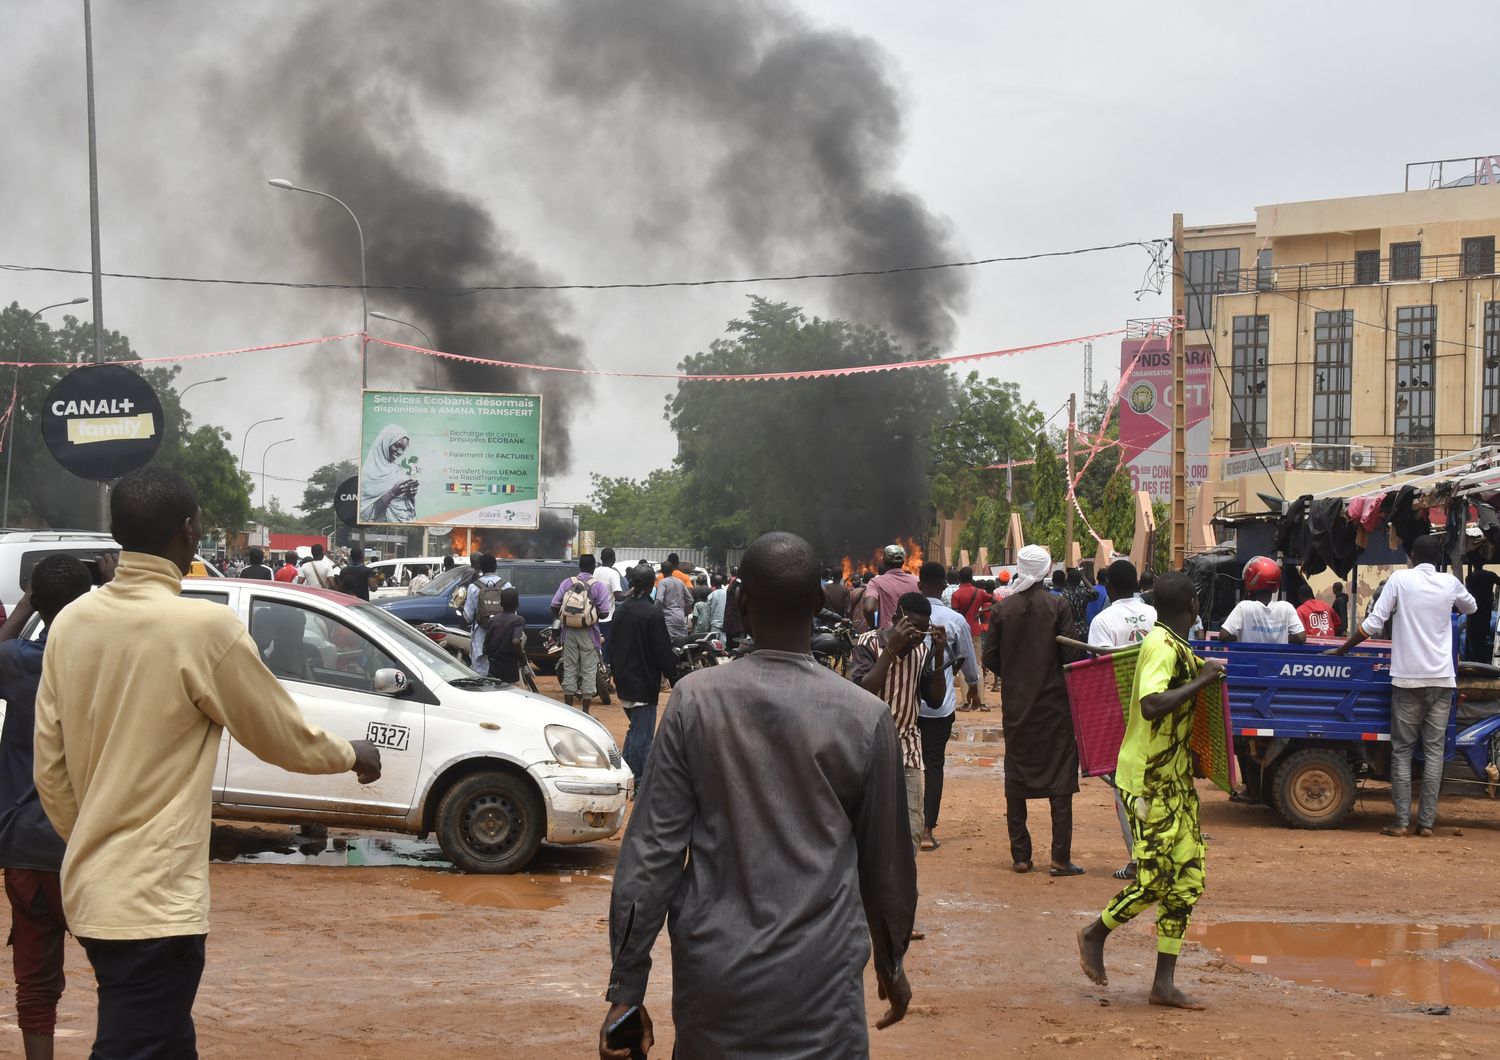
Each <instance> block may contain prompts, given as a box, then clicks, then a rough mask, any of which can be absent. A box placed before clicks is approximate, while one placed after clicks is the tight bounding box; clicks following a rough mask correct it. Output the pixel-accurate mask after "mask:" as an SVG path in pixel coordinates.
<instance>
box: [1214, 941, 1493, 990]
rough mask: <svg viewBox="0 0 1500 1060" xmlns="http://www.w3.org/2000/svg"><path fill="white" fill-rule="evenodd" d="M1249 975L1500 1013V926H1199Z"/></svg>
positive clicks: (1223, 952)
mask: <svg viewBox="0 0 1500 1060" xmlns="http://www.w3.org/2000/svg"><path fill="white" fill-rule="evenodd" d="M1188 937H1189V938H1191V939H1192V940H1193V941H1195V942H1199V943H1201V944H1203V945H1204V946H1208V947H1210V948H1211V949H1214V950H1217V951H1218V952H1219V953H1220V954H1221V955H1222V956H1223V957H1224V958H1225V959H1226V960H1229V961H1232V962H1234V963H1235V964H1237V965H1240V966H1241V967H1243V968H1247V969H1249V970H1251V971H1256V972H1263V973H1265V974H1267V975H1274V976H1275V977H1277V978H1278V979H1287V980H1290V981H1291V982H1294V983H1299V984H1301V985H1303V986H1321V987H1326V988H1328V989H1330V990H1339V991H1342V992H1344V993H1350V994H1365V995H1379V996H1382V997H1393V998H1399V999H1401V1000H1403V1001H1408V1002H1411V1003H1412V1004H1414V1005H1462V1006H1466V1007H1469V1008H1500V924H1331V923H1288V924H1278V923H1254V922H1230V923H1223V924H1194V925H1193V926H1192V927H1191V928H1190V929H1189V936H1188Z"/></svg>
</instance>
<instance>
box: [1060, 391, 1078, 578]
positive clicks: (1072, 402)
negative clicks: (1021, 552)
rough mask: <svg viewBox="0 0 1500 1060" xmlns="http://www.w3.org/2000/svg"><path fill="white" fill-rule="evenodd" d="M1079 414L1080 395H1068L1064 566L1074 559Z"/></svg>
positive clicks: (1065, 456)
mask: <svg viewBox="0 0 1500 1060" xmlns="http://www.w3.org/2000/svg"><path fill="white" fill-rule="evenodd" d="M1077 416H1078V395H1077V394H1069V395H1068V437H1067V440H1066V442H1065V443H1064V445H1063V456H1064V459H1065V461H1066V463H1067V474H1068V482H1067V491H1066V493H1065V499H1066V501H1067V508H1068V511H1067V518H1068V532H1067V537H1066V538H1065V539H1064V540H1063V555H1062V563H1063V566H1064V567H1068V566H1071V565H1072V564H1071V560H1072V559H1073V424H1074V422H1075V420H1076V418H1077Z"/></svg>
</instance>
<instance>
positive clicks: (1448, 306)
mask: <svg viewBox="0 0 1500 1060" xmlns="http://www.w3.org/2000/svg"><path fill="white" fill-rule="evenodd" d="M1469 163H1472V165H1471V166H1470V167H1469V168H1468V169H1467V170H1465V165H1466V164H1469ZM1447 166H1448V169H1447V170H1446V175H1448V176H1452V174H1453V172H1454V166H1453V163H1447ZM1457 169H1458V171H1459V172H1460V173H1464V172H1467V173H1468V174H1469V175H1468V178H1467V179H1465V178H1464V177H1462V176H1460V177H1459V178H1457V179H1456V180H1449V181H1447V182H1446V183H1447V185H1448V186H1438V187H1430V188H1429V187H1422V188H1420V189H1417V190H1407V191H1402V192H1396V193H1393V194H1388V195H1368V196H1361V197H1358V198H1348V199H1326V200H1321V201H1317V202H1294V203H1281V204H1278V205H1274V206H1261V207H1257V208H1256V211H1255V220H1254V221H1253V222H1249V221H1247V222H1243V223H1236V224H1220V225H1205V226H1202V227H1189V228H1187V229H1186V230H1185V233H1184V236H1185V238H1184V250H1185V259H1184V265H1185V268H1184V271H1185V273H1186V284H1187V288H1186V289H1187V320H1186V325H1187V327H1186V332H1185V336H1184V338H1185V345H1186V347H1187V348H1188V349H1190V350H1191V349H1193V348H1195V347H1196V348H1207V349H1211V351H1212V354H1213V358H1214V361H1215V363H1216V365H1217V367H1216V368H1215V370H1214V373H1213V378H1212V386H1213V396H1212V408H1213V431H1212V439H1213V441H1212V445H1211V452H1210V454H1209V465H1210V466H1209V475H1210V478H1211V479H1212V480H1214V483H1215V485H1214V486H1213V487H1212V491H1211V492H1212V494H1213V495H1214V497H1215V498H1216V506H1222V505H1224V504H1226V503H1230V504H1234V503H1235V501H1236V500H1238V502H1239V503H1238V504H1236V505H1235V506H1236V507H1240V508H1241V509H1242V510H1244V509H1249V510H1255V509H1259V508H1260V507H1262V505H1261V504H1260V503H1259V502H1258V501H1255V500H1254V494H1255V492H1256V491H1267V492H1269V491H1270V486H1269V483H1268V482H1267V481H1266V477H1265V469H1264V468H1262V466H1261V465H1262V463H1263V462H1264V463H1265V464H1266V465H1267V466H1269V467H1270V469H1271V471H1272V472H1273V474H1274V475H1280V476H1282V487H1281V488H1282V489H1283V490H1284V491H1285V492H1287V493H1288V495H1291V496H1295V495H1296V493H1300V492H1317V491H1319V490H1321V489H1333V488H1336V487H1337V486H1338V485H1340V484H1341V483H1343V482H1348V481H1353V480H1358V479H1363V478H1367V477H1369V476H1371V475H1375V474H1388V473H1390V472H1392V471H1394V470H1397V469H1401V468H1405V467H1410V466H1413V465H1419V464H1425V463H1427V462H1429V461H1432V460H1435V459H1440V458H1442V457H1444V456H1445V455H1451V454H1454V453H1459V452H1464V451H1467V450H1471V449H1474V448H1475V447H1476V446H1478V445H1481V444H1487V443H1490V442H1500V276H1497V274H1496V265H1497V262H1496V255H1495V241H1496V236H1497V235H1500V184H1497V183H1495V182H1494V181H1495V178H1497V177H1500V158H1496V159H1490V158H1483V159H1472V160H1464V163H1461V164H1460V165H1459V166H1458V167H1457ZM1408 173H1409V174H1410V169H1409V170H1408ZM1438 179H1439V181H1441V177H1439V178H1438ZM1455 185H1456V186H1455ZM1247 450H1259V451H1260V454H1259V456H1257V455H1255V454H1254V453H1251V454H1249V455H1248V456H1246V455H1241V456H1239V457H1236V456H1235V455H1234V454H1245V452H1246V451H1247ZM1189 459H1190V460H1191V459H1194V455H1193V454H1190V455H1189ZM1288 479H1290V481H1288ZM1257 480H1258V484H1257ZM1294 491H1295V492H1294ZM1198 518H1199V517H1196V516H1195V521H1197V519H1198Z"/></svg>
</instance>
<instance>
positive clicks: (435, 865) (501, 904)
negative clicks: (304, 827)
mask: <svg viewBox="0 0 1500 1060" xmlns="http://www.w3.org/2000/svg"><path fill="white" fill-rule="evenodd" d="M209 849H210V852H211V856H212V857H213V859H214V860H215V861H227V862H233V863H239V864H252V865H253V864H266V865H316V866H322V867H324V868H345V867H348V868H392V867H406V868H419V869H424V870H428V871H424V872H420V873H417V874H415V875H412V876H403V877H402V878H401V882H402V883H403V884H405V885H406V886H408V887H412V888H414V889H417V890H422V891H430V892H432V893H433V894H436V895H438V896H440V897H442V898H445V899H447V900H448V901H450V902H455V903H457V904H459V905H474V906H484V907H487V908H491V909H528V910H542V909H555V908H556V907H557V906H559V905H561V904H562V903H563V902H564V901H565V900H566V899H567V898H568V896H569V895H571V894H575V893H578V892H580V891H582V890H584V889H595V888H603V887H608V886H609V884H610V877H608V876H605V875H591V874H589V873H588V872H584V871H576V872H575V871H561V872H543V873H533V874H517V875H513V876H489V875H478V874H465V873H460V872H456V871H454V870H453V867H452V866H451V865H450V864H449V863H448V862H447V861H446V860H444V858H443V851H442V849H441V848H440V847H439V846H438V845H437V843H435V842H432V841H431V840H428V841H420V840H417V839H413V838H410V837H404V836H365V835H339V834H335V835H320V834H318V833H316V832H315V833H313V834H310V835H304V834H301V833H299V832H298V831H295V830H292V831H287V830H284V829H283V830H278V829H266V828H226V827H220V826H215V828H214V830H213V837H212V839H211V840H210V844H209ZM444 915H445V914H442V913H398V914H393V915H392V916H390V917H387V919H389V920H440V919H442V918H443V916H444Z"/></svg>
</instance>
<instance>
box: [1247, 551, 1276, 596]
mask: <svg viewBox="0 0 1500 1060" xmlns="http://www.w3.org/2000/svg"><path fill="white" fill-rule="evenodd" d="M1243 578H1244V582H1245V592H1247V593H1258V592H1261V591H1267V592H1273V593H1274V592H1275V591H1276V590H1277V589H1280V588H1281V564H1279V563H1277V562H1276V561H1275V560H1274V559H1272V558H1271V557H1270V556H1256V557H1255V558H1254V559H1252V560H1251V561H1250V562H1249V563H1247V564H1245V573H1244V575H1243Z"/></svg>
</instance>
